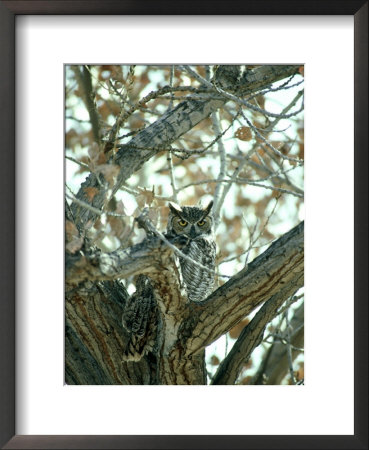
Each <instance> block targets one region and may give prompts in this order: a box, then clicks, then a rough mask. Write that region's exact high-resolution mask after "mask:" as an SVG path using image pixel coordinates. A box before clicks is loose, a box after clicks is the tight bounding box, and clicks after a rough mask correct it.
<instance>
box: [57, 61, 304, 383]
mask: <svg viewBox="0 0 369 450" xmlns="http://www.w3.org/2000/svg"><path fill="white" fill-rule="evenodd" d="M297 70H298V66H261V67H257V68H255V69H252V70H249V71H247V72H245V74H244V76H243V77H242V79H241V80H238V81H237V89H238V92H239V93H242V95H243V96H244V95H247V94H251V93H253V92H256V91H258V90H260V89H262V88H265V87H267V86H269V85H270V84H272V83H273V82H275V81H278V80H281V79H284V78H287V77H289V76H291V75H293V74H294V73H296V72H297ZM227 76H229V77H231V78H232V76H234V74H233V72H232V70H230V71H229V70H227V69H224V68H222V69H221V70H220V72H219V74H218V76H217V78H216V80H215V84H216V86H217V87H219V89H218V90H217V89H215V90H214V91H213V92H210V90H209V93H206V92H205V94H203V96H202V97H201V98H200V97H199V99H196V100H194V99H193V98H192V99H188V100H186V101H184V102H182V103H180V104H179V105H178V106H177V107H175V108H174V109H172V110H170V111H168V112H167V113H166V114H164V115H163V116H162V117H160V118H159V119H158V120H157V121H156V122H154V123H153V124H151V125H150V126H148V127H147V128H145V129H144V130H142V131H140V132H139V133H138V134H137V135H136V136H135V137H134V138H133V139H132V140H131V141H130V142H129V143H127V144H125V145H121V146H120V147H119V148H118V151H117V153H115V154H114V155H112V156H111V158H110V159H109V161H108V164H111V165H115V166H117V168H118V171H117V175H116V176H115V178H114V180H113V181H114V182H113V183H112V180H106V179H105V178H104V176H103V174H102V173H91V174H90V175H89V176H88V177H87V179H86V180H85V182H84V183H82V185H81V188H80V190H79V192H78V194H77V199H78V202H77V201H72V203H71V205H70V207H69V206H68V207H66V215H67V218H68V220H70V221H72V222H73V223H74V224H75V225H76V226H77V228H78V230H79V231H80V233H81V235H84V230H85V226H86V225H87V224H88V223H93V222H94V221H95V220H96V218H97V217H98V214H97V210H99V211H101V210H102V209H103V207H104V202H106V201H107V200H108V199H109V197H110V196H111V194H114V193H115V192H116V191H117V190H118V189H119V187H120V186H121V185H122V184H123V183H124V182H125V181H126V180H128V178H129V177H130V176H131V175H132V174H133V173H135V172H136V171H137V170H138V169H140V168H141V167H142V165H143V164H145V162H147V161H149V160H150V158H152V157H153V156H154V155H155V154H157V153H158V152H160V151H163V150H165V149H168V148H169V147H170V144H171V143H173V142H174V141H175V140H176V139H178V138H179V137H180V136H182V135H183V134H184V133H186V132H187V131H189V130H190V129H191V128H193V127H194V126H195V125H196V124H198V123H199V122H201V121H202V120H203V119H205V118H207V117H208V116H209V115H210V114H211V113H212V112H213V111H215V110H217V109H219V108H220V107H221V106H222V105H224V104H225V103H226V102H227V101H229V98H228V97H227V96H222V95H221V91H220V89H227V87H229V86H228V85H230V86H232V83H233V82H232V80H229V79H226V78H227ZM222 79H223V81H224V82H222ZM205 90H206V89H205ZM206 95H208V97H207V98H206ZM192 97H193V96H192ZM89 188H94V190H93V191H94V192H96V194H95V195H94V196H93V198H92V199H91V195H90V193H91V189H89ZM108 194H109V195H108ZM84 204H87V205H90V206H92V207H93V208H89V207H85V206H84ZM139 273H145V274H147V275H148V276H149V277H150V279H151V280H152V284H153V287H154V290H155V296H156V299H157V303H158V307H159V312H160V326H159V328H158V333H159V337H158V342H159V345H158V349H157V350H156V351H155V352H154V353H149V354H148V355H146V356H145V357H143V358H142V360H141V361H139V362H137V363H136V362H128V363H127V362H123V361H122V357H121V355H122V353H123V351H124V349H125V344H126V340H127V334H126V331H125V330H124V328H123V326H122V324H121V314H122V310H123V307H124V304H125V302H126V301H127V298H128V294H127V292H126V291H125V288H124V286H123V284H122V283H121V282H120V281H118V280H120V279H124V278H128V277H131V276H133V275H136V274H139ZM65 275H66V306H65V310H66V322H65V323H66V343H65V349H66V350H65V351H66V353H65V355H66V356H65V367H66V370H65V376H66V382H67V383H68V384H206V370H205V358H204V354H205V348H206V347H207V346H208V345H210V344H211V343H212V342H213V341H214V340H216V339H217V338H218V337H220V336H221V335H223V334H224V333H226V332H227V331H229V330H230V329H231V328H232V327H233V326H234V325H235V324H236V323H238V322H239V321H240V320H242V319H243V318H244V317H245V316H246V315H247V314H249V313H250V312H251V311H252V310H254V309H255V308H256V307H258V306H260V305H261V304H263V303H264V302H266V301H267V300H268V299H271V298H277V297H278V299H279V300H281V299H282V298H283V297H284V296H286V298H287V297H288V295H289V294H288V293H289V292H291V291H293V290H294V289H297V288H298V287H301V286H302V283H303V223H301V224H300V225H298V226H297V227H295V228H294V229H293V230H291V231H290V232H289V233H286V235H284V236H282V238H280V239H279V240H277V241H276V242H275V243H274V244H273V245H272V246H271V247H270V248H269V249H268V250H267V251H266V252H264V253H263V254H262V255H260V256H259V257H258V258H256V259H255V260H254V261H253V262H252V263H251V264H249V266H248V267H247V268H245V269H244V270H242V271H241V272H239V273H238V274H237V275H235V276H234V277H232V278H231V279H230V280H229V281H228V282H227V283H225V284H224V285H223V286H222V287H220V288H219V289H217V290H216V291H215V292H214V293H213V294H212V295H211V296H209V297H208V299H206V301H204V302H202V303H201V304H199V303H191V302H189V301H188V299H187V297H186V293H185V289H184V285H183V282H182V280H181V276H180V271H179V265H178V258H177V256H176V255H175V254H174V252H173V249H172V248H170V247H168V246H167V245H166V244H165V243H163V241H162V240H161V239H159V238H157V237H150V238H147V239H146V240H144V241H143V242H142V243H141V244H138V245H135V246H133V247H131V248H128V249H124V250H119V251H116V252H112V253H110V254H106V253H103V252H101V251H98V250H93V249H90V248H88V243H87V242H86V244H85V246H84V247H83V249H82V251H79V252H77V253H76V254H70V253H67V254H66V273H65ZM234 364H235V363H234Z"/></svg>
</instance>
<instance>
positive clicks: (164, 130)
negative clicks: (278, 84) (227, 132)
mask: <svg viewBox="0 0 369 450" xmlns="http://www.w3.org/2000/svg"><path fill="white" fill-rule="evenodd" d="M296 71H297V66H260V67H257V68H255V69H252V70H249V71H247V77H246V78H245V80H244V84H243V87H244V90H245V92H247V93H252V92H254V91H256V90H258V89H260V88H262V87H265V86H266V85H269V84H271V83H273V82H275V81H278V80H281V79H283V78H286V77H289V76H291V75H292V74H294V73H296ZM246 86H247V87H246ZM228 100H229V99H228V98H224V99H223V100H220V99H215V100H200V99H199V100H194V99H189V100H186V101H184V102H181V103H180V104H179V105H177V106H176V107H175V108H174V109H172V110H170V111H168V112H166V113H165V114H164V115H163V116H161V117H160V119H158V120H157V121H156V122H154V123H153V124H151V125H150V126H148V127H147V128H145V129H144V130H142V131H140V132H139V133H138V134H137V135H136V136H135V137H134V138H132V139H131V141H130V142H129V143H127V144H125V145H122V146H120V148H119V150H118V152H117V153H116V154H115V155H113V156H112V157H111V159H110V160H109V163H110V164H116V165H118V166H119V173H118V175H117V177H116V182H115V186H114V188H113V194H114V193H115V192H116V191H117V190H118V189H119V187H120V186H121V185H122V183H124V182H125V181H126V180H127V179H128V178H129V177H130V176H131V175H132V174H133V173H134V172H136V171H137V170H138V169H140V167H142V165H143V164H144V163H145V162H146V161H148V160H149V159H150V158H151V157H152V156H154V155H155V154H156V153H158V152H159V151H161V150H165V149H166V148H167V147H168V146H169V145H170V144H171V143H172V142H173V141H175V140H176V139H178V138H179V137H180V136H182V135H183V134H185V133H186V132H187V131H189V130H190V129H191V128H193V127H194V126H195V125H197V124H198V123H199V122H201V121H202V120H203V119H205V118H207V117H209V115H210V114H211V113H212V112H213V111H216V110H217V109H219V108H220V107H221V106H222V105H223V104H224V103H225V102H227V101H228ZM137 148H145V149H147V150H137ZM90 187H93V188H95V189H97V194H96V195H95V196H94V198H93V200H92V202H91V200H90V199H89V197H88V188H90ZM107 189H108V186H107V183H106V182H105V180H104V177H103V175H102V174H100V175H96V174H90V175H89V177H88V178H87V179H86V180H85V182H84V183H82V185H81V188H80V190H79V192H78V194H77V198H78V199H79V200H82V201H83V202H86V203H89V204H91V205H92V206H94V207H95V208H97V209H101V208H102V205H103V203H104V200H105V194H106V192H107ZM72 211H73V213H74V216H75V217H76V221H77V223H76V225H77V226H78V228H79V229H82V228H83V226H84V225H85V224H86V222H87V221H89V220H93V221H94V220H95V219H96V217H97V216H96V214H94V213H93V212H92V211H91V210H88V209H86V208H83V207H81V206H80V205H77V204H76V203H73V204H72Z"/></svg>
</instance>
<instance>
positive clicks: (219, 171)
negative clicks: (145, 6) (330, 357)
mask: <svg viewBox="0 0 369 450" xmlns="http://www.w3.org/2000/svg"><path fill="white" fill-rule="evenodd" d="M232 68H234V69H232ZM258 68H259V66H246V67H237V66H230V67H228V68H227V67H226V68H225V69H224V66H121V65H101V66H67V67H66V75H65V79H66V93H65V95H66V101H65V116H66V135H65V147H66V198H67V205H68V206H67V207H66V214H67V221H66V250H67V252H69V253H70V254H72V255H75V254H78V252H81V251H84V248H85V247H84V246H85V245H86V242H88V246H89V247H91V248H92V247H93V248H97V249H100V250H101V251H102V252H112V251H115V250H117V249H119V248H128V247H131V246H133V245H135V244H137V243H139V242H141V241H142V239H143V238H144V237H145V233H144V231H143V230H142V229H140V228H139V227H138V226H137V223H136V221H135V219H136V218H137V217H138V216H139V215H140V214H141V213H142V211H143V209H144V208H148V212H149V219H150V220H151V222H152V223H153V224H154V226H155V227H156V229H158V230H161V231H163V230H165V226H166V220H167V217H168V201H175V202H177V203H179V204H188V205H194V204H197V203H198V201H201V202H202V203H203V204H205V203H206V202H207V201H208V200H210V199H214V213H215V219H216V224H217V230H216V241H217V248H218V253H217V278H216V283H217V287H219V286H222V285H223V284H224V283H225V282H226V281H227V280H228V279H229V278H230V277H232V276H233V275H235V274H236V273H237V272H239V271H241V270H242V269H244V268H245V267H247V265H248V264H249V263H250V262H251V261H253V260H254V259H255V258H256V257H257V256H259V255H261V254H262V253H263V252H264V251H265V250H266V249H267V248H268V246H270V244H271V243H272V242H273V241H275V240H276V239H277V238H279V237H280V236H282V235H283V234H284V233H286V232H287V231H288V230H290V229H291V228H292V227H294V226H295V225H296V224H298V223H299V222H300V221H301V220H302V216H303V160H304V123H303V113H302V111H303V87H302V86H303V70H302V68H299V67H296V70H294V71H293V73H292V75H289V76H286V77H281V79H279V80H277V81H275V82H273V83H267V84H263V83H261V85H260V87H259V88H258V89H254V90H253V91H252V92H248V88H247V87H248V85H249V84H250V81H249V80H250V79H251V78H252V74H253V71H254V70H257V69H258ZM232 70H233V72H232ZM186 101H193V102H195V103H196V102H199V101H204V102H206V101H213V102H218V103H219V106H218V107H217V108H214V111H213V112H211V113H210V114H208V115H207V117H205V118H202V119H201V120H200V121H199V122H198V123H196V124H195V125H194V126H191V127H188V128H189V129H188V131H186V132H184V133H183V134H181V133H179V134H180V135H179V136H178V138H176V139H175V140H174V141H170V139H168V141H167V142H166V139H165V135H164V136H163V135H162V136H161V140H162V144H160V146H159V147H158V146H157V145H155V143H148V144H147V145H146V146H138V147H137V148H133V150H134V151H135V152H137V154H147V155H149V156H148V158H147V159H148V160H147V162H146V163H144V164H142V165H141V166H140V167H138V170H135V171H134V173H132V174H131V176H129V177H128V178H127V179H125V180H123V181H122V180H121V179H120V178H119V173H120V170H121V163H120V162H118V158H119V153H118V152H119V149H120V148H122V147H124V146H125V145H131V143H132V138H134V137H135V136H137V135H138V134H139V133H140V132H142V131H143V130H145V129H148V127H149V126H150V125H152V124H155V123H157V121H158V120H159V119H160V118H162V117H163V116H164V115H165V114H167V113H168V112H170V111H172V110H173V109H174V108H176V106H177V105H179V104H180V103H181V102H186ZM159 132H160V130H159ZM161 132H162V133H166V129H165V128H163V129H162V130H161ZM123 164H124V163H123ZM89 174H95V175H96V176H100V175H103V177H104V180H105V181H106V183H107V189H105V190H104V193H103V198H102V199H100V198H99V200H98V196H99V194H100V191H99V186H97V187H96V186H93V185H84V184H82V183H83V182H84V180H85V178H86V176H87V175H89ZM81 190H83V197H81V196H80V195H79V193H80V192H81ZM95 200H96V201H95ZM72 206H74V208H75V209H74V214H73V215H68V212H69V209H70V207H72ZM86 209H87V210H88V211H89V212H90V213H91V214H92V213H93V214H94V215H93V216H92V217H90V218H89V219H88V220H86V221H82V219H81V220H79V219H77V220H72V219H71V217H72V216H73V217H74V218H76V214H77V216H78V214H79V213H81V217H82V211H85V210H86ZM67 282H68V280H67ZM123 283H124V286H125V288H126V289H127V291H128V293H132V292H133V291H134V281H133V278H132V277H128V278H126V279H124V280H123ZM302 302H303V295H302V293H301V292H298V293H297V294H295V296H294V297H292V298H289V299H288V300H287V303H285V306H284V307H283V308H282V309H283V312H279V313H278V314H276V318H275V319H274V320H273V321H271V322H270V324H269V326H268V328H267V332H266V333H265V336H264V341H263V343H262V345H260V346H259V347H257V348H256V350H254V352H253V353H252V356H251V357H250V358H249V359H248V360H247V361H245V362H244V365H243V368H242V370H241V372H240V374H239V377H238V380H237V383H239V384H251V383H258V384H261V383H264V382H269V380H272V379H273V380H274V381H273V383H278V384H279V383H294V384H295V383H297V382H299V380H300V379H303V353H302V352H301V351H300V347H301V346H302V344H303V303H302ZM258 309H259V308H255V309H254V311H253V312H252V313H251V314H250V315H249V316H248V317H245V318H244V319H243V320H242V321H241V322H239V323H238V324H237V325H236V326H234V327H233V328H232V329H231V330H230V331H229V332H228V333H227V334H226V335H224V336H223V337H222V338H220V339H219V340H218V341H216V342H215V343H214V344H212V345H211V346H209V347H208V348H207V357H206V361H207V371H208V377H209V380H211V378H212V377H213V376H214V375H215V372H216V369H217V368H218V367H219V364H220V363H221V361H222V360H223V359H224V357H225V356H226V355H227V354H228V353H229V352H230V351H231V348H232V346H233V344H234V343H235V342H236V340H237V338H238V337H239V336H240V334H241V332H242V330H244V329H245V326H246V325H248V324H249V323H250V321H251V320H252V318H253V317H254V316H255V314H256V313H257V311H258ZM297 318H299V320H297ZM294 321H295V322H296V323H295V322H294ZM301 331H302V337H301ZM278 346H282V354H283V356H286V358H287V359H286V362H285V364H284V365H283V367H281V368H279V371H278V374H274V375H272V370H271V369H273V368H276V367H277V362H275V363H273V367H270V366H269V367H267V366H268V360H270V359H271V358H272V356H273V355H272V353H273V352H274V353H275V352H276V347H278ZM281 357H282V356H281ZM296 357H297V359H296V360H295V364H294V363H293V360H294V359H295V358H296ZM268 370H269V372H270V374H269V375H268V377H269V378H268V379H266V378H265V373H266V372H267V371H268ZM269 372H268V373H269ZM293 372H294V373H293ZM276 380H277V381H276Z"/></svg>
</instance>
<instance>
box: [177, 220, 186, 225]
mask: <svg viewBox="0 0 369 450" xmlns="http://www.w3.org/2000/svg"><path fill="white" fill-rule="evenodd" d="M187 223H188V222H186V221H185V220H179V221H178V224H179V225H181V227H185V226H186V225H187Z"/></svg>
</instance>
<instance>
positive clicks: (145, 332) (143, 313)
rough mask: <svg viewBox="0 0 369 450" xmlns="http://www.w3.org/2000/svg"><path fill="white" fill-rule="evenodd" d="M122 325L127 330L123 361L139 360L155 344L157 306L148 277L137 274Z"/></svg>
mask: <svg viewBox="0 0 369 450" xmlns="http://www.w3.org/2000/svg"><path fill="white" fill-rule="evenodd" d="M122 325H123V326H124V328H125V329H126V330H127V331H128V332H129V339H128V342H127V345H126V349H125V351H124V353H123V360H124V361H139V360H140V359H141V358H142V356H144V355H145V354H147V353H148V352H149V351H151V350H152V349H153V347H154V345H155V337H156V327H157V307H156V303H155V298H154V292H153V288H152V285H151V282H150V278H148V277H147V276H146V275H139V276H138V277H137V281H136V292H135V293H134V294H133V295H132V296H131V298H130V299H129V300H128V301H127V303H126V305H125V308H124V311H123V315H122Z"/></svg>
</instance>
